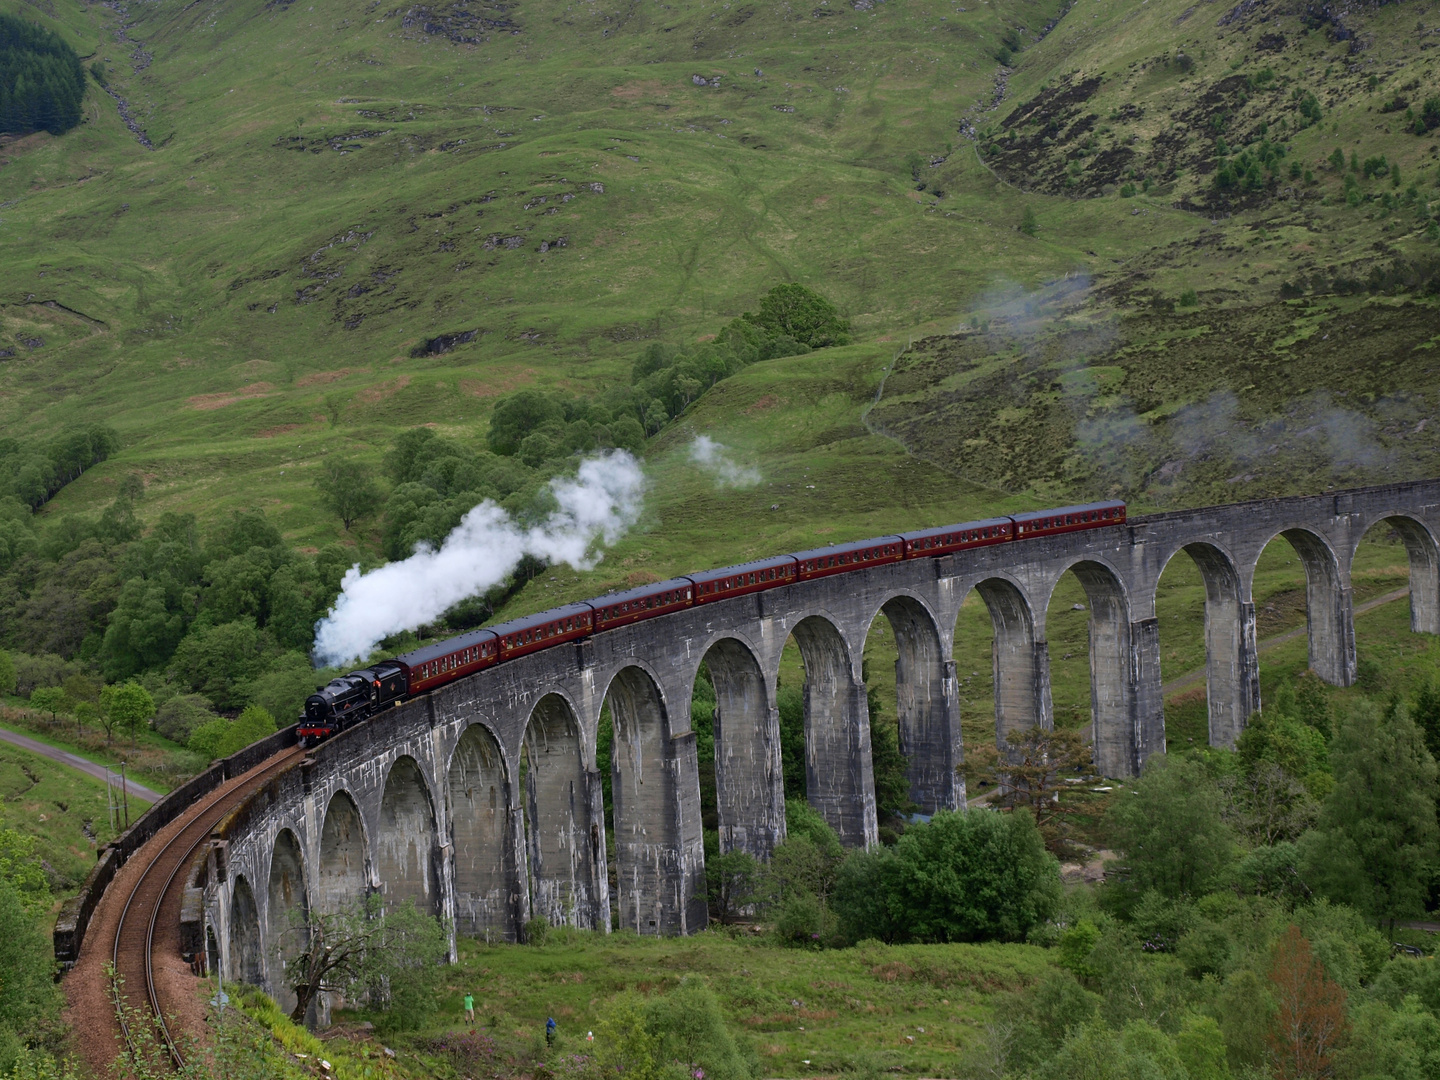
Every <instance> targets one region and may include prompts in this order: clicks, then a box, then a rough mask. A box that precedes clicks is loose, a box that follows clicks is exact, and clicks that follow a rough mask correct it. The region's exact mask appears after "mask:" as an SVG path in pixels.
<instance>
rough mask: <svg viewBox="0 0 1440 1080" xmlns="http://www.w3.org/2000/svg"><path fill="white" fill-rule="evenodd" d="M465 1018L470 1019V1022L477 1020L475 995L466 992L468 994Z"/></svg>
mask: <svg viewBox="0 0 1440 1080" xmlns="http://www.w3.org/2000/svg"><path fill="white" fill-rule="evenodd" d="M465 1019H467V1020H469V1021H470V1023H472V1024H473V1023H474V1022H475V995H474V994H466V995H465Z"/></svg>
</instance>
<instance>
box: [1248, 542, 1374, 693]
mask: <svg viewBox="0 0 1440 1080" xmlns="http://www.w3.org/2000/svg"><path fill="white" fill-rule="evenodd" d="M1275 536H1283V537H1284V538H1285V539H1286V540H1288V541H1289V542H1290V546H1291V547H1292V548H1294V549H1295V554H1296V555H1298V556H1299V557H1300V563H1301V565H1302V566H1304V568H1305V623H1306V633H1307V638H1308V644H1309V656H1310V667H1311V668H1312V669H1313V670H1314V672H1315V674H1317V675H1319V676H1320V678H1322V679H1324V680H1325V681H1326V682H1328V683H1330V684H1332V685H1334V686H1349V685H1351V684H1352V683H1354V681H1355V618H1354V612H1353V610H1352V607H1351V599H1350V583H1349V580H1348V579H1346V578H1343V577H1342V575H1341V572H1340V561H1339V559H1337V558H1336V556H1335V552H1334V549H1332V548H1331V546H1330V544H1329V542H1328V541H1327V540H1326V539H1325V538H1324V537H1323V536H1321V535H1320V534H1319V533H1317V532H1313V531H1312V530H1310V529H1307V528H1305V527H1303V526H1296V527H1292V528H1288V529H1282V530H1280V532H1278V533H1276V534H1275V535H1274V536H1271V537H1270V539H1269V540H1267V541H1265V543H1264V544H1262V545H1261V547H1260V552H1263V551H1264V549H1265V548H1266V547H1268V546H1269V545H1270V544H1271V543H1272V542H1273V541H1274V540H1275ZM1260 552H1257V553H1256V560H1257V561H1258V560H1259V557H1260ZM1254 574H1255V568H1254V567H1253V566H1252V567H1251V568H1250V576H1251V578H1252V579H1253V577H1254Z"/></svg>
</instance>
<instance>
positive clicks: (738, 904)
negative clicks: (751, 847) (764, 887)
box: [705, 851, 760, 925]
mask: <svg viewBox="0 0 1440 1080" xmlns="http://www.w3.org/2000/svg"><path fill="white" fill-rule="evenodd" d="M759 879H760V864H759V863H758V862H757V861H756V860H755V856H753V855H751V854H750V853H749V852H748V851H727V852H725V853H724V854H723V855H716V856H714V857H713V858H707V859H706V860H705V886H706V889H707V890H708V891H709V893H710V910H711V911H712V912H714V914H715V917H716V918H717V919H719V920H720V922H721V924H722V925H725V924H728V923H731V922H733V921H734V920H735V919H736V918H737V917H738V916H739V915H740V913H741V912H742V911H743V910H744V909H745V908H748V907H749V906H750V905H751V904H753V903H754V902H755V892H756V888H757V886H758V884H759Z"/></svg>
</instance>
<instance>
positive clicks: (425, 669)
mask: <svg viewBox="0 0 1440 1080" xmlns="http://www.w3.org/2000/svg"><path fill="white" fill-rule="evenodd" d="M1124 523H1125V504H1124V503H1123V502H1097V503H1086V504H1084V505H1083V506H1066V507H1062V508H1060V509H1058V510H1038V511H1035V512H1032V513H1028V514H1013V515H1011V516H1009V517H997V518H987V519H986V520H984V521H970V522H966V523H964V524H961V525H945V526H941V527H940V528H936V529H922V530H920V531H918V532H909V533H901V534H900V535H898V536H881V537H877V538H875V539H873V540H859V541H856V542H854V543H850V544H837V545H835V546H833V547H825V548H816V549H815V550H813V551H799V552H796V553H795V554H793V555H777V556H775V557H773V558H769V559H760V560H758V561H756V562H748V563H742V564H740V565H739V566H725V567H721V568H720V569H718V570H706V571H703V572H701V573H698V574H689V575H687V576H685V577H679V578H674V579H672V580H670V581H661V582H657V583H656V584H653V585H642V586H640V587H639V588H636V589H628V590H626V591H625V592H618V593H611V594H609V595H608V596H602V597H599V598H597V599H594V600H589V601H585V602H582V603H578V604H567V605H565V606H564V607H559V608H552V609H551V610H550V611H542V612H540V613H538V614H536V615H527V616H526V617H525V618H523V619H513V620H511V621H510V622H506V623H501V624H499V625H498V626H492V627H489V628H487V629H484V630H472V631H470V632H469V633H465V634H461V635H460V636H459V637H453V638H449V639H447V640H445V641H440V642H436V643H435V644H434V645H426V646H424V647H423V648H420V649H416V650H415V651H414V652H409V653H406V654H405V655H404V656H397V657H395V658H394V659H393V660H382V661H381V662H379V663H377V664H374V665H372V666H371V667H368V668H362V669H361V670H359V671H352V672H350V673H349V674H348V675H341V676H339V677H337V678H335V679H332V680H331V681H330V683H329V684H328V685H326V686H321V687H317V688H316V692H315V693H314V694H311V695H310V696H309V697H308V698H306V699H305V709H304V712H303V714H302V715H301V717H300V725H299V728H298V730H297V734H298V736H299V738H300V742H301V745H302V746H303V745H306V744H307V743H308V742H310V741H311V740H319V739H324V738H327V737H329V736H330V735H333V734H335V733H336V732H337V731H343V730H344V729H345V728H347V727H349V726H351V725H352V724H355V723H358V722H359V721H361V720H364V719H365V718H366V717H369V716H372V715H374V714H375V713H376V712H378V711H379V710H381V709H383V708H386V707H388V706H391V705H398V704H399V703H400V702H402V701H405V700H407V699H408V698H412V697H414V696H415V695H417V694H423V693H426V692H427V691H430V690H434V689H435V688H436V687H437V686H444V685H445V684H446V683H449V682H453V681H455V680H456V679H461V678H464V677H465V676H466V675H473V674H474V673H475V672H477V671H483V670H484V669H485V668H488V667H492V666H494V665H495V664H503V663H505V662H506V661H507V660H513V659H515V658H516V657H518V656H524V655H526V654H527V653H532V652H538V651H539V650H541V649H549V648H552V647H554V646H556V645H560V644H563V643H564V642H567V641H576V640H578V639H580V638H585V637H589V636H590V635H591V634H599V633H603V632H604V631H606V630H613V629H615V628H616V627H620V626H627V625H629V624H630V623H634V622H639V621H640V620H642V619H653V618H656V617H657V616H660V615H668V614H669V613H670V612H672V611H680V610H682V609H684V608H688V607H694V606H695V605H697V604H711V603H714V602H715V601H717V600H728V599H730V598H731V597H734V596H743V595H745V594H747V593H754V592H761V591H762V590H765V589H777V588H779V587H781V586H782V585H793V584H795V583H796V582H797V581H809V580H810V579H812V578H821V577H829V576H830V575H832V574H845V573H849V572H850V571H852V570H860V569H863V568H865V567H869V566H881V565H883V564H885V563H893V562H900V561H902V560H904V559H930V558H937V557H939V556H941V555H948V554H950V553H951V552H952V551H963V550H965V549H967V548H977V547H987V546H989V545H991V544H1005V543H1011V542H1014V541H1020V540H1030V539H1033V538H1036V537H1041V536H1053V535H1055V534H1057V533H1066V532H1074V531H1076V530H1078V529H1101V528H1105V527H1107V526H1110V525H1123V524H1124Z"/></svg>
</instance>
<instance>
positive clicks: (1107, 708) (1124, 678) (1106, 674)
mask: <svg viewBox="0 0 1440 1080" xmlns="http://www.w3.org/2000/svg"><path fill="white" fill-rule="evenodd" d="M1067 572H1070V573H1074V575H1075V577H1076V578H1077V579H1078V580H1079V582H1080V586H1081V588H1083V589H1084V590H1085V596H1086V598H1087V599H1088V600H1089V601H1090V604H1089V608H1090V615H1089V624H1090V715H1091V717H1092V723H1093V731H1094V751H1095V766H1096V768H1098V769H1099V770H1100V773H1101V775H1103V776H1133V775H1135V774H1136V773H1138V772H1139V771H1140V767H1141V765H1142V764H1143V759H1144V757H1145V756H1146V755H1147V754H1150V753H1163V752H1164V749H1165V746H1164V733H1163V721H1162V724H1161V732H1160V735H1159V745H1158V746H1154V745H1151V746H1147V745H1145V743H1146V741H1147V740H1146V738H1145V735H1146V733H1145V732H1144V731H1143V730H1142V724H1141V722H1140V718H1139V716H1138V715H1137V712H1136V700H1135V691H1136V684H1137V683H1138V681H1139V673H1138V672H1137V671H1136V670H1135V657H1134V649H1133V645H1134V643H1133V641H1132V638H1131V625H1130V602H1129V598H1128V597H1127V595H1126V593H1125V586H1124V585H1123V584H1122V582H1121V581H1120V576H1119V575H1118V574H1117V573H1116V572H1115V571H1114V570H1113V569H1112V568H1111V567H1109V566H1107V565H1105V564H1104V563H1102V562H1097V561H1093V560H1082V561H1080V562H1076V563H1073V564H1071V565H1070V566H1067V567H1066V568H1065V570H1064V571H1062V574H1063V573H1067ZM1057 581H1058V578H1057ZM1051 595H1052V596H1053V595H1054V594H1053V590H1052V593H1051ZM1046 606H1047V614H1048V606H1049V605H1048V601H1047V605H1046ZM1153 630H1154V624H1153V621H1152V623H1151V631H1152V632H1153Z"/></svg>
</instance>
